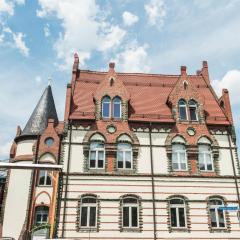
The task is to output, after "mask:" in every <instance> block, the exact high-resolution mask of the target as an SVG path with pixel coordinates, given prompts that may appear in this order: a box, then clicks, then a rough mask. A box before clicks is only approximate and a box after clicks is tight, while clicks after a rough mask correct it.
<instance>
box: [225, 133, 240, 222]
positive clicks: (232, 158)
mask: <svg viewBox="0 0 240 240" xmlns="http://www.w3.org/2000/svg"><path fill="white" fill-rule="evenodd" d="M228 143H229V148H230V153H231V160H232V168H233V174H234V181H235V185H236V191H237V198H238V213H240V195H239V188H238V181H237V180H238V178H237V174H236V168H235V165H234V157H233V152H232V143H231V139H230V134H228ZM238 220H239V225H240V216H239V215H238Z"/></svg>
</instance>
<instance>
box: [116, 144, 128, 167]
mask: <svg viewBox="0 0 240 240" xmlns="http://www.w3.org/2000/svg"><path fill="white" fill-rule="evenodd" d="M117 168H119V169H132V145H131V144H130V143H118V146H117Z"/></svg>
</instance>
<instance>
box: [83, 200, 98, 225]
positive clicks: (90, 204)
mask: <svg viewBox="0 0 240 240" xmlns="http://www.w3.org/2000/svg"><path fill="white" fill-rule="evenodd" d="M87 198H92V199H95V200H96V202H95V203H83V202H82V200H83V199H87ZM83 207H86V208H87V226H82V225H81V219H82V208H83ZM91 207H95V208H96V215H95V226H90V208H91ZM97 215H98V204H97V198H96V197H93V196H84V197H82V198H81V206H80V216H79V218H80V220H79V225H80V228H93V229H94V228H97Z"/></svg>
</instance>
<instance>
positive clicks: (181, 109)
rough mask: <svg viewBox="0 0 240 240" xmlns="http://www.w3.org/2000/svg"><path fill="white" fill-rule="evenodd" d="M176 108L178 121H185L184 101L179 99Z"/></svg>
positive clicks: (185, 109) (185, 107)
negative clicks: (177, 109)
mask: <svg viewBox="0 0 240 240" xmlns="http://www.w3.org/2000/svg"><path fill="white" fill-rule="evenodd" d="M178 108H179V118H180V120H187V119H188V118H187V104H186V102H185V100H183V99H181V100H179V102H178Z"/></svg>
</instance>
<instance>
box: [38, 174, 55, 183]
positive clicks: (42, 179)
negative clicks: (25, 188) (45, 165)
mask: <svg viewBox="0 0 240 240" xmlns="http://www.w3.org/2000/svg"><path fill="white" fill-rule="evenodd" d="M51 175H52V172H48V171H45V170H40V171H39V179H38V185H39V186H51V185H52V177H51Z"/></svg>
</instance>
